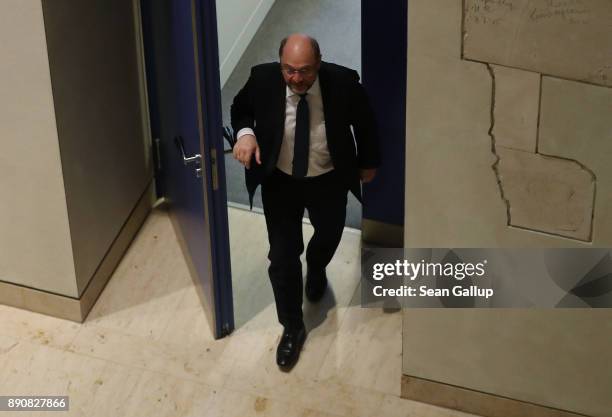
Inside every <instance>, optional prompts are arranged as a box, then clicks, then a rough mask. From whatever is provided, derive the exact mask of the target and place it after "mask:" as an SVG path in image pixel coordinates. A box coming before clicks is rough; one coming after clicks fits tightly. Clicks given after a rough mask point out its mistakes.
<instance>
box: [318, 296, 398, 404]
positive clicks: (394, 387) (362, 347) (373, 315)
mask: <svg viewBox="0 0 612 417" xmlns="http://www.w3.org/2000/svg"><path fill="white" fill-rule="evenodd" d="M360 296H361V294H360V292H359V290H357V291H356V292H355V299H354V303H355V304H357V303H359V298H360ZM401 370H402V315H401V311H399V310H398V311H394V312H385V311H383V310H381V309H378V308H361V307H358V306H355V307H351V308H349V309H348V311H347V313H346V316H345V318H344V320H343V322H342V326H341V327H340V328H339V329H338V331H336V332H335V333H334V339H333V341H332V343H331V345H330V349H329V350H328V352H327V355H326V356H325V360H324V362H323V365H322V366H321V368H320V372H319V373H318V377H319V378H320V379H322V380H327V379H329V380H337V381H342V382H343V383H346V384H351V385H354V386H357V387H361V388H367V389H371V390H374V391H379V392H381V393H385V394H392V395H396V396H398V397H399V395H400V388H401V376H402V371H401Z"/></svg>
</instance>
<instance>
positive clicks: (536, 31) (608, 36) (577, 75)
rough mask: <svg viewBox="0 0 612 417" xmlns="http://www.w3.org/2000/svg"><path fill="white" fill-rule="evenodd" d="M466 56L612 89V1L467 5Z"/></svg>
mask: <svg viewBox="0 0 612 417" xmlns="http://www.w3.org/2000/svg"><path fill="white" fill-rule="evenodd" d="M463 1H464V3H463V4H464V10H463V57H464V58H465V59H471V60H475V61H479V62H488V63H494V64H498V65H505V66H509V67H513V68H521V69H525V70H528V71H533V72H539V73H542V74H547V75H551V76H556V77H561V78H568V79H572V80H576V81H587V82H590V83H593V84H598V85H604V86H607V87H610V86H612V71H611V70H610V68H612V52H611V51H612V0H463Z"/></svg>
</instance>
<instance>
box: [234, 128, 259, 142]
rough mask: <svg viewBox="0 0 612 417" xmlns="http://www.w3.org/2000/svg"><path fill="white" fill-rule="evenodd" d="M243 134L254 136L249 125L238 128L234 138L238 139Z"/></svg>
mask: <svg viewBox="0 0 612 417" xmlns="http://www.w3.org/2000/svg"><path fill="white" fill-rule="evenodd" d="M244 135H253V136H255V132H254V131H253V129H251V128H250V127H244V128H242V129H240V130H239V131H238V134H237V135H236V140H239V139H240V138H241V137H243V136H244Z"/></svg>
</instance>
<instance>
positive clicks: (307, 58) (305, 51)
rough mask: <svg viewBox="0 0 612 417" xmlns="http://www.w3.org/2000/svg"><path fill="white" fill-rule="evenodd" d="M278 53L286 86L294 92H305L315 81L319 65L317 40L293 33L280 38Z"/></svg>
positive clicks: (319, 56) (319, 54) (319, 53)
mask: <svg viewBox="0 0 612 417" xmlns="http://www.w3.org/2000/svg"><path fill="white" fill-rule="evenodd" d="M278 53H279V56H280V63H281V70H282V73H283V78H284V79H285V82H286V83H287V86H288V87H289V88H290V89H291V90H292V91H293V92H294V93H297V94H303V93H306V92H307V91H308V90H309V89H310V87H312V85H313V84H314V82H315V81H316V79H317V74H318V72H319V68H320V67H321V51H320V49H319V44H318V42H317V41H316V40H315V39H314V38H311V37H310V36H308V35H303V34H301V33H295V34H293V35H289V36H287V37H286V38H285V39H283V40H282V42H281V44H280V48H279V50H278Z"/></svg>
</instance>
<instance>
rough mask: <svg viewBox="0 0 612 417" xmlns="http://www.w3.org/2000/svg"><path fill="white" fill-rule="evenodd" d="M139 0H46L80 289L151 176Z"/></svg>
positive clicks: (66, 187) (56, 109) (89, 276)
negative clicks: (137, 8) (145, 111)
mask: <svg viewBox="0 0 612 417" xmlns="http://www.w3.org/2000/svg"><path fill="white" fill-rule="evenodd" d="M136 4H137V3H136V2H132V1H125V0H91V1H87V2H84V1H81V0H43V1H42V5H43V12H44V24H45V30H46V36H47V45H48V51H49V67H50V71H51V82H52V86H53V99H54V104H55V114H56V119H57V131H58V136H59V146H60V153H61V161H62V171H63V177H64V184H65V189H66V202H67V206H68V218H69V222H70V231H71V239H72V249H73V253H74V263H75V269H76V276H77V283H78V291H79V295H80V293H81V292H82V291H83V289H84V288H85V286H86V284H87V282H88V280H89V279H90V278H91V277H92V275H93V273H94V271H95V270H96V268H97V267H98V265H99V263H100V261H101V260H102V258H103V256H104V255H105V254H106V251H107V250H108V249H109V247H110V246H111V243H112V242H113V240H114V239H115V237H116V236H117V234H118V233H119V230H120V229H121V227H122V226H123V224H124V222H125V221H126V219H127V218H128V216H129V214H130V212H131V210H132V209H133V208H134V206H135V205H136V202H137V201H138V199H139V198H140V196H141V195H142V193H143V192H144V191H145V189H146V187H147V184H148V183H149V182H150V180H151V178H152V167H151V162H150V160H149V159H150V158H149V155H150V153H149V145H148V143H149V138H148V130H147V128H146V125H147V124H146V116H145V114H146V113H144V112H143V109H146V106H145V104H144V100H143V97H144V88H143V87H144V85H143V80H142V78H143V75H142V74H143V73H142V67H141V55H140V41H139V36H140V35H139V27H138V26H137V25H136V18H137V16H139V14H138V11H137V10H135V9H134V8H135V7H136V6H135V5H136Z"/></svg>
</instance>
